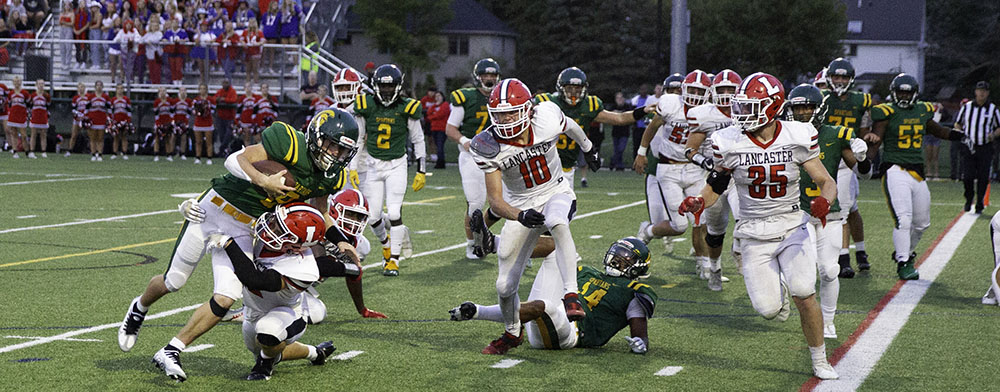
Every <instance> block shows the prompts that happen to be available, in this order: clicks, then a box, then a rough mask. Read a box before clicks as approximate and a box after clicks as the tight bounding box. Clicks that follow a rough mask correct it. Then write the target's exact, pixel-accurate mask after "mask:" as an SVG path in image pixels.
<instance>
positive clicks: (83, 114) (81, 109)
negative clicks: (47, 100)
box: [0, 82, 90, 157]
mask: <svg viewBox="0 0 1000 392" xmlns="http://www.w3.org/2000/svg"><path fill="white" fill-rule="evenodd" d="M0 90H2V87H0ZM0 92H2V91H0ZM89 104H90V101H88V100H87V85H85V84H83V82H78V83H77V84H76V95H74V96H73V102H72V104H71V107H72V108H73V128H72V130H71V133H70V136H69V145H68V146H66V154H65V155H66V156H67V157H69V156H70V154H71V153H72V152H73V149H75V148H76V138H77V136H78V135H79V134H80V130H82V129H86V128H87V127H85V126H83V125H84V119H85V118H87V106H88V105H89ZM2 106H3V105H2V104H0V107H2ZM0 109H2V108H0ZM0 117H2V116H0ZM0 122H2V120H0Z"/></svg>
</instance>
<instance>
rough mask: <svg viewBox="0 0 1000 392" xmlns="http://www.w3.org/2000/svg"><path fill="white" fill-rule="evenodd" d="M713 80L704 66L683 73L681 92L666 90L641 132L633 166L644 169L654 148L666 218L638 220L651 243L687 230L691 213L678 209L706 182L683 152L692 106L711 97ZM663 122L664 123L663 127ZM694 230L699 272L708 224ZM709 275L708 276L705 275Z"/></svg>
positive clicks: (643, 236) (704, 261) (705, 260)
mask: <svg viewBox="0 0 1000 392" xmlns="http://www.w3.org/2000/svg"><path fill="white" fill-rule="evenodd" d="M711 85H712V80H711V79H709V77H708V75H707V74H706V73H705V72H704V71H702V70H694V71H691V72H690V73H688V74H687V76H685V77H684V81H683V82H682V83H681V95H680V96H677V95H673V94H664V95H662V96H660V100H659V102H657V104H656V116H654V117H653V120H652V121H650V123H649V126H647V127H646V131H645V132H644V133H643V135H642V142H641V144H640V146H639V151H638V153H637V154H636V157H635V163H634V167H635V170H636V172H639V173H641V172H642V170H643V169H644V168H645V166H646V149H647V148H651V149H652V151H653V154H654V155H656V156H657V160H658V162H657V163H658V164H657V167H656V179H657V182H658V185H659V189H658V192H657V194H656V196H659V197H660V198H662V199H663V201H662V203H663V205H665V206H666V215H667V216H666V219H664V220H661V221H658V222H642V223H641V224H639V234H638V235H637V236H638V237H639V238H640V239H642V240H643V241H645V242H646V243H649V241H650V240H652V239H653V238H660V237H663V236H677V235H681V234H684V232H685V231H687V228H688V219H689V218H688V217H687V216H686V215H683V214H678V213H677V207H679V206H680V204H681V202H682V201H683V200H684V197H685V196H694V195H696V194H698V191H700V190H701V188H702V187H704V185H705V175H704V169H703V168H702V167H700V166H698V165H696V164H694V163H692V162H691V161H689V160H688V158H687V157H686V156H685V155H684V151H685V149H686V148H687V147H686V146H687V139H688V135H689V133H690V125H689V124H688V121H687V112H688V110H690V109H691V108H693V107H695V106H698V105H701V104H704V103H705V102H707V101H708V96H709V93H710V92H709V89H710V87H711ZM661 125H662V127H661ZM694 226H695V227H694V228H693V229H692V230H691V242H692V243H691V245H692V247H693V249H694V253H695V263H696V270H697V271H698V275H699V276H701V271H702V269H703V266H705V265H708V263H709V258H708V255H709V252H708V245H707V244H706V243H705V227H704V226H703V225H701V224H700V222H696V224H695V225H694ZM705 278H707V276H705Z"/></svg>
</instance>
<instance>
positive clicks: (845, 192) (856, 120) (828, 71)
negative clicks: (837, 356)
mask: <svg viewBox="0 0 1000 392" xmlns="http://www.w3.org/2000/svg"><path fill="white" fill-rule="evenodd" d="M820 73H821V74H823V75H824V78H825V83H826V86H827V87H828V88H829V89H828V90H825V91H824V95H825V96H827V97H829V99H828V100H827V101H826V104H825V112H826V115H825V116H824V118H823V122H824V123H825V124H829V125H833V126H844V127H847V128H851V129H852V130H853V131H854V134H855V135H857V136H858V137H863V136H864V135H866V134H867V133H868V132H869V130H870V129H871V115H870V114H871V113H870V111H871V107H872V97H871V95H870V94H867V93H862V92H858V91H849V90H850V88H851V86H853V85H854V66H852V65H851V63H850V62H849V61H847V60H845V59H844V58H836V59H834V60H833V61H831V62H830V64H829V65H828V66H827V68H825V69H824V70H823V71H820ZM814 83H815V82H814ZM837 187H838V188H837V199H838V201H839V202H840V205H841V206H842V208H843V209H844V211H847V212H848V213H847V225H845V227H844V233H843V239H842V247H841V249H840V259H839V263H840V274H839V275H840V277H841V278H847V279H850V278H853V277H854V269H853V268H851V256H850V254H849V252H848V251H849V249H848V244H849V243H850V239H851V237H854V246H855V252H854V256H855V258H856V259H857V262H858V270H861V271H866V270H868V268H870V266H871V264H869V263H868V253H866V252H865V226H864V221H863V220H862V219H861V212H859V211H858V188H859V184H858V177H857V175H856V174H855V173H854V172H853V171H852V170H851V169H850V168H848V167H847V166H846V165H844V164H843V163H841V164H840V167H839V169H838V171H837Z"/></svg>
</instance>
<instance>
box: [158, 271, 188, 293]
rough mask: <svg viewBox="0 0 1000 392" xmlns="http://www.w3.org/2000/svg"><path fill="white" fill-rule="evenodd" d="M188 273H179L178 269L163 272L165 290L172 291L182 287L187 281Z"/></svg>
mask: <svg viewBox="0 0 1000 392" xmlns="http://www.w3.org/2000/svg"><path fill="white" fill-rule="evenodd" d="M187 280H188V275H187V274H184V273H181V272H179V271H170V270H168V271H167V273H165V274H163V285H164V286H166V287H167V291H169V292H171V293H173V292H176V291H177V290H180V289H181V287H184V284H185V283H187Z"/></svg>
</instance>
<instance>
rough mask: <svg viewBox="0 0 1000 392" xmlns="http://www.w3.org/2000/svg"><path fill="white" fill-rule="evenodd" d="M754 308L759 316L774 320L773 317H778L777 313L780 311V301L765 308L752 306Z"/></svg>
mask: <svg viewBox="0 0 1000 392" xmlns="http://www.w3.org/2000/svg"><path fill="white" fill-rule="evenodd" d="M754 310H756V311H757V313H759V314H760V316H761V317H763V318H764V320H774V318H775V317H778V314H779V313H781V303H780V302H779V303H778V305H777V306H773V307H770V306H769V307H767V308H766V309H761V308H757V307H756V306H754Z"/></svg>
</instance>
